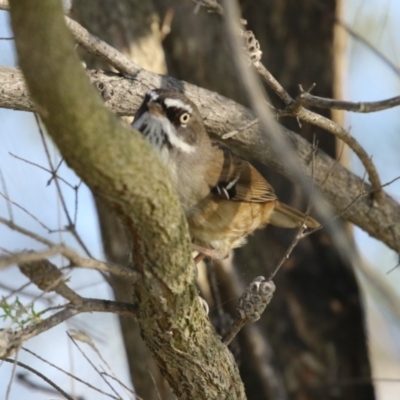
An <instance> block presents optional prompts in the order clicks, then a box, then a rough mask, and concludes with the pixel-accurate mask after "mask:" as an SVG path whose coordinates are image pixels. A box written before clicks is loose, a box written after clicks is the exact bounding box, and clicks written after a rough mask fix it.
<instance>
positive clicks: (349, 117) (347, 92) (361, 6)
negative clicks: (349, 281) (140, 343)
mask: <svg viewBox="0 0 400 400" xmlns="http://www.w3.org/2000/svg"><path fill="white" fill-rule="evenodd" d="M344 4H345V15H344V20H345V21H346V22H347V23H348V24H349V25H350V26H351V27H352V29H354V30H355V31H356V32H358V33H359V34H360V35H362V36H363V37H364V38H366V39H367V40H368V41H370V42H371V44H372V45H373V47H375V48H376V49H379V51H381V52H382V53H384V54H385V55H386V57H388V58H389V59H390V60H392V62H393V63H394V64H396V65H397V66H399V67H400V30H399V29H398V26H399V19H400V1H398V0H392V1H390V0H368V1H366V0H346V1H345V2H344ZM10 36H12V34H11V32H10V30H9V28H8V13H7V12H4V11H0V37H10ZM346 55H347V67H346V78H345V82H344V85H343V89H344V97H345V99H347V100H350V101H373V100H381V99H385V98H389V97H393V96H397V95H399V94H400V78H399V75H397V74H396V73H394V72H393V70H392V69H391V68H390V67H389V66H388V65H387V63H385V61H383V60H382V59H381V58H380V57H379V56H377V54H375V53H374V52H373V51H372V50H371V49H370V48H368V47H367V46H365V45H363V44H361V43H359V42H358V41H356V40H354V39H352V38H351V37H349V39H348V49H347V53H346ZM0 65H1V66H14V65H15V55H14V51H13V43H12V41H8V40H7V41H6V40H0ZM345 127H346V128H348V129H350V132H351V134H353V135H354V137H355V138H356V139H357V140H358V141H359V142H360V143H361V144H362V146H363V147H364V148H365V150H366V151H367V153H368V154H370V155H371V156H372V159H373V161H374V163H375V165H376V167H377V169H378V171H379V174H380V176H381V180H382V182H388V181H390V180H392V179H393V178H395V177H397V176H399V175H400V157H399V152H400V134H399V132H400V112H399V108H395V109H392V110H387V111H383V112H379V113H371V114H355V113H347V114H346V120H345ZM48 145H49V147H50V155H51V158H52V162H53V163H54V164H57V163H58V161H59V160H60V158H59V155H58V152H57V151H56V149H54V147H53V146H52V145H51V143H50V142H49V143H48ZM11 154H12V155H15V156H18V157H20V158H23V159H24V160H28V161H30V162H33V163H36V164H38V165H41V166H46V167H48V160H47V159H46V156H45V152H44V149H43V144H42V142H41V140H40V134H39V131H38V127H37V124H36V121H35V119H34V117H33V115H32V114H30V113H26V112H18V111H11V110H4V109H1V108H0V171H1V173H2V175H3V177H4V180H5V181H6V186H7V192H8V196H9V197H10V198H11V199H12V200H13V201H15V202H16V203H17V204H20V205H22V206H23V207H26V209H27V210H29V212H30V213H32V214H33V215H34V216H35V217H37V218H38V219H39V220H40V221H42V222H44V223H45V224H46V225H47V228H49V229H51V230H57V229H59V228H60V227H63V226H65V225H66V223H67V221H66V219H65V217H64V215H63V212H62V209H61V206H60V202H59V201H58V197H57V193H56V190H55V187H54V185H53V184H51V185H49V186H47V182H48V180H49V174H48V173H47V172H45V171H43V170H41V169H39V168H37V167H34V166H32V165H30V164H27V163H26V162H24V161H21V160H18V159H17V158H15V157H13V156H12V155H11ZM351 168H352V169H353V171H354V172H355V173H357V174H358V175H360V176H362V175H363V174H364V170H363V167H362V165H361V163H360V162H359V161H358V160H357V159H356V158H355V157H354V156H352V157H351ZM60 175H61V176H63V177H64V178H65V179H66V180H67V181H68V182H69V183H70V184H72V185H77V184H78V183H79V179H78V178H77V177H76V176H75V174H74V173H73V172H72V171H71V170H69V169H68V168H67V167H66V166H65V165H62V166H61V169H60ZM0 178H1V177H0ZM0 188H1V189H0V190H1V191H2V192H4V187H3V186H0ZM62 190H63V194H64V196H65V199H66V201H67V204H68V209H69V211H70V213H71V215H74V213H75V192H74V190H72V189H71V188H69V187H68V186H67V185H65V184H63V185H62ZM386 190H387V192H388V193H390V194H391V195H392V196H393V197H394V198H395V199H397V200H399V201H400V181H397V182H395V183H393V184H392V185H390V186H389V187H387V188H386ZM78 205H79V206H78V218H77V230H78V232H79V234H80V235H81V237H82V238H83V240H84V242H85V244H86V245H87V247H88V248H89V249H90V251H91V252H92V254H93V255H94V257H96V258H103V253H102V249H101V241H100V235H99V230H98V223H97V219H96V214H95V210H94V205H93V200H92V197H91V194H90V192H89V190H88V189H87V188H85V187H84V186H83V185H82V186H81V188H80V189H79V202H78ZM13 215H14V220H15V222H17V223H19V224H20V225H22V226H24V227H26V228H27V229H32V230H33V231H35V232H38V233H40V234H41V235H43V236H45V237H48V238H50V239H51V240H53V241H56V242H57V241H63V242H65V243H66V244H68V245H70V246H71V247H74V248H77V243H76V241H75V240H74V239H73V238H71V237H70V235H68V234H66V233H64V232H55V233H51V234H49V233H48V229H47V228H45V227H43V226H41V225H40V224H39V223H38V222H37V221H36V220H35V219H34V218H32V217H30V216H28V215H27V214H26V212H24V211H22V210H19V209H18V208H17V207H15V206H13ZM0 216H2V217H5V218H7V217H8V209H7V207H6V203H5V201H3V199H1V198H0ZM354 235H355V238H356V243H357V246H358V248H359V251H360V253H361V255H362V256H363V258H364V259H365V260H366V262H367V263H368V265H370V267H371V268H373V269H374V270H377V271H380V273H381V274H382V276H383V278H384V279H385V280H386V282H387V284H389V285H391V287H392V289H393V290H394V291H396V292H397V294H398V295H399V296H400V268H398V269H396V270H394V271H393V272H391V273H390V274H388V271H390V270H391V269H392V268H393V267H394V266H395V265H396V264H397V262H398V255H397V254H396V253H395V252H393V251H391V250H390V249H388V248H387V247H386V246H385V245H384V244H382V243H380V242H379V241H377V240H375V239H373V238H370V237H369V236H368V235H367V234H366V233H365V232H363V231H361V230H360V229H358V228H354ZM0 248H1V249H4V248H5V249H12V250H14V251H18V250H22V249H33V250H39V249H42V248H43V247H41V246H40V245H38V244H37V243H36V242H34V241H33V240H31V239H29V238H25V237H23V236H21V235H18V234H16V233H14V232H12V231H10V230H8V229H6V228H5V227H3V226H0ZM54 262H57V263H60V262H62V261H60V259H59V258H57V257H56V258H55V259H54ZM359 281H360V284H361V287H362V292H363V295H364V298H365V303H366V306H367V328H368V332H369V336H370V351H371V356H372V360H373V371H374V376H375V377H376V378H388V379H389V378H399V379H400V326H399V321H397V320H395V318H394V317H393V316H392V315H391V313H390V310H389V309H387V308H386V307H385V304H384V302H382V301H381V299H380V298H379V296H378V295H377V294H376V292H375V291H374V288H373V287H372V286H371V285H370V284H369V283H368V282H367V281H366V280H365V279H364V278H363V276H362V274H359ZM25 282H27V279H25V278H23V277H21V274H20V273H19V272H18V271H17V269H16V268H10V269H8V270H6V271H2V272H1V279H0V283H1V285H3V286H9V287H12V288H18V287H19V285H21V284H22V283H25ZM69 284H70V285H71V287H72V288H75V289H78V288H79V290H80V293H81V294H82V295H84V296H87V297H96V298H111V293H110V290H109V289H108V287H107V285H106V284H105V283H103V280H102V278H101V276H100V275H99V274H97V273H96V272H93V271H75V272H74V273H73V275H72V276H71V281H70V282H69ZM27 292H28V293H30V294H31V295H32V297H30V296H21V297H20V299H21V301H22V302H24V304H25V303H29V302H31V301H32V298H34V296H37V295H38V294H39V293H40V292H39V291H38V290H35V288H34V287H33V285H31V286H29V287H28V288H27ZM6 293H7V291H6V290H5V289H4V287H3V288H2V287H0V294H3V295H5V294H6ZM47 297H50V296H47ZM52 301H53V302H52V303H49V301H43V300H39V301H37V302H36V303H35V304H36V305H35V307H37V308H38V309H40V308H43V307H48V306H49V305H55V304H57V302H58V301H60V300H59V299H54V298H53V299H52ZM1 324H2V322H1V321H0V326H1ZM68 329H82V330H84V331H85V332H87V333H88V334H90V336H91V337H92V338H93V340H94V342H95V343H96V346H98V348H99V351H100V352H101V354H102V355H103V357H104V358H105V359H107V360H109V363H110V365H111V367H112V369H113V371H114V372H115V374H116V375H117V376H118V377H120V379H121V380H122V381H123V382H125V383H126V384H128V385H129V376H128V372H127V364H126V360H125V358H124V350H123V344H122V341H121V338H120V334H119V327H118V324H117V323H116V317H115V316H114V315H108V314H97V315H93V314H86V315H85V316H82V317H80V316H79V317H76V318H74V319H73V320H71V321H70V322H68V323H67V324H63V325H60V326H58V327H56V328H54V329H52V330H51V331H48V332H46V333H44V334H42V335H40V336H38V337H36V338H33V339H31V340H30V341H29V342H27V343H26V348H28V349H30V350H32V351H34V352H36V353H38V354H40V356H41V357H43V358H45V359H46V360H48V361H50V362H53V363H55V364H56V365H58V366H60V367H62V368H64V369H65V370H68V371H71V372H73V373H75V374H78V373H79V374H81V373H82V371H84V373H85V379H86V380H87V381H88V382H90V383H92V384H93V385H94V386H96V387H98V388H100V389H101V390H104V391H108V392H109V388H108V387H107V386H106V385H105V383H104V382H103V381H102V379H101V378H100V377H99V375H98V374H97V372H95V371H94V370H93V368H91V367H90V365H89V364H88V362H87V361H86V360H85V359H84V358H83V357H82V355H81V354H80V353H79V351H78V350H77V349H76V348H74V346H73V344H72V343H71V341H70V340H68V337H67V334H66V330H68ZM80 346H81V347H82V348H83V349H84V350H85V352H86V353H87V354H88V355H89V356H90V358H91V359H92V360H93V362H94V363H95V364H96V365H99V364H101V361H100V360H99V358H98V356H97V355H96V353H95V352H94V351H93V350H92V349H91V348H90V346H88V345H85V344H80ZM18 360H19V361H22V362H25V363H27V364H29V365H30V366H32V367H34V368H37V369H39V370H40V371H45V374H46V375H47V376H49V378H50V379H52V380H54V381H55V382H57V384H59V385H60V386H61V387H63V388H64V389H66V390H67V391H69V393H70V394H78V395H80V396H83V397H85V398H97V399H102V398H105V397H104V396H101V395H95V392H93V391H92V390H91V389H90V388H88V387H86V386H84V385H82V384H80V383H76V382H74V381H73V380H72V379H71V378H69V377H67V376H66V375H64V374H62V373H61V372H60V371H57V370H56V369H54V368H51V367H47V366H45V364H43V362H42V361H40V360H38V359H36V358H35V357H33V356H32V355H30V354H28V353H27V352H25V351H21V352H20V353H19V355H18ZM17 372H22V371H20V370H18V371H17ZM11 373H12V368H11V367H10V366H8V365H1V364H0V398H3V397H5V394H6V392H7V390H8V387H7V385H8V382H9V378H10V376H11ZM29 379H31V380H32V381H34V382H37V383H39V384H42V382H41V381H40V379H39V378H36V377H34V376H32V375H31V374H29ZM376 388H377V393H378V395H379V397H378V399H379V400H391V399H395V398H396V397H393V396H395V393H400V380H399V382H384V381H379V380H378V382H377V383H376ZM118 390H120V389H118ZM28 395H29V397H28ZM94 396H95V397H94ZM50 397H51V398H54V399H56V398H59V397H57V396H56V395H51V396H50V395H49V394H46V393H45V392H40V391H35V392H32V391H31V389H29V388H27V387H26V386H24V385H23V384H21V383H14V384H13V385H12V387H11V392H10V395H9V399H10V400H14V399H15V400H16V399H22V398H29V399H30V400H37V399H43V398H50ZM125 398H127V396H125Z"/></svg>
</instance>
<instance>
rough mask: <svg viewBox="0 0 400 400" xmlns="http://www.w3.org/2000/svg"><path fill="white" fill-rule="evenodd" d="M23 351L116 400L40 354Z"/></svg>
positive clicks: (25, 349)
mask: <svg viewBox="0 0 400 400" xmlns="http://www.w3.org/2000/svg"><path fill="white" fill-rule="evenodd" d="M22 350H24V351H26V352H27V353H29V354H31V355H33V356H34V357H36V358H37V359H39V360H40V361H43V362H44V363H46V364H48V365H50V366H51V367H53V368H55V369H57V370H58V371H60V372H62V373H64V374H65V375H68V376H69V377H71V378H72V379H75V380H76V381H78V382H81V383H83V384H84V385H86V386H87V387H89V388H90V389H93V390H95V391H96V392H99V393H101V394H104V395H106V396H109V397H111V398H115V397H114V396H113V395H112V394H110V393H107V392H104V391H102V390H101V389H98V388H97V387H95V386H93V385H91V384H90V383H88V382H86V381H84V380H83V379H80V378H79V377H77V376H76V375H73V374H71V373H70V372H68V371H65V370H64V369H62V368H61V367H59V366H57V365H55V364H53V363H51V362H50V361H48V360H46V359H44V358H43V357H41V356H39V355H38V354H36V353H34V352H33V351H32V350H29V349H27V348H25V347H22Z"/></svg>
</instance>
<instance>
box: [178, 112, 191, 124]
mask: <svg viewBox="0 0 400 400" xmlns="http://www.w3.org/2000/svg"><path fill="white" fill-rule="evenodd" d="M189 119H190V114H189V113H187V112H185V113H183V114H182V115H181V116H180V117H179V122H180V123H181V124H187V123H188V122H189Z"/></svg>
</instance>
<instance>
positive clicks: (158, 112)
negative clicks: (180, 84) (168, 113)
mask: <svg viewBox="0 0 400 400" xmlns="http://www.w3.org/2000/svg"><path fill="white" fill-rule="evenodd" d="M147 107H148V108H149V113H150V114H152V115H154V116H155V117H162V116H163V115H164V113H163V109H162V107H161V105H160V104H158V103H148V104H147Z"/></svg>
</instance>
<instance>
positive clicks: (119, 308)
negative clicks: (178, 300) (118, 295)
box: [0, 298, 137, 357]
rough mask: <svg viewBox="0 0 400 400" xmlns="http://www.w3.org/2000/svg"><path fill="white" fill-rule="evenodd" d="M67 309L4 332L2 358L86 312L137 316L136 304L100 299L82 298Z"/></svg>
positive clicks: (67, 306)
mask: <svg viewBox="0 0 400 400" xmlns="http://www.w3.org/2000/svg"><path fill="white" fill-rule="evenodd" d="M65 307H66V308H65V309H64V310H62V311H59V312H58V313H56V314H54V315H52V316H51V317H48V318H46V319H44V320H43V321H41V322H38V323H35V324H32V325H29V326H27V327H26V328H24V329H21V330H20V331H17V332H14V331H12V330H7V331H6V330H3V331H2V332H1V334H2V346H1V347H0V357H8V356H11V355H13V354H14V353H15V352H16V351H17V349H19V347H20V346H21V344H22V343H24V342H26V341H27V340H29V339H31V338H33V337H35V336H38V335H40V334H41V333H43V332H46V331H48V330H49V329H51V328H53V327H55V326H57V325H59V324H61V323H62V322H64V321H67V320H68V319H70V318H72V317H74V316H75V315H78V314H81V313H84V312H112V313H114V314H118V315H123V316H126V317H135V316H136V314H137V306H136V305H134V304H131V303H121V302H116V301H110V300H100V299H88V298H82V302H81V303H80V304H78V305H77V304H71V303H69V304H66V305H65Z"/></svg>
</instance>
